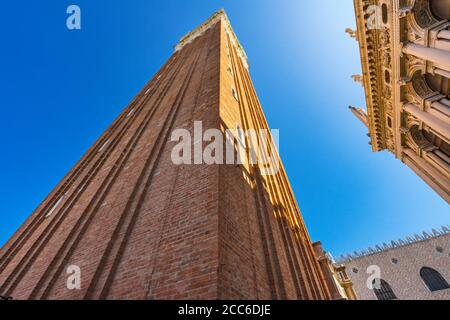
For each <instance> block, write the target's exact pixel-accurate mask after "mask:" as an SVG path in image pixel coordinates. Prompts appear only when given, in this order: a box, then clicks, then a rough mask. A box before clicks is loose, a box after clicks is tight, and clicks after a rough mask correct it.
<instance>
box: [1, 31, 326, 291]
mask: <svg viewBox="0 0 450 320" xmlns="http://www.w3.org/2000/svg"><path fill="white" fill-rule="evenodd" d="M228 48H229V49H228ZM229 66H232V69H233V72H230V70H229V69H228V68H229ZM232 87H234V88H235V89H236V91H237V93H238V95H239V101H237V100H236V99H235V98H234V97H233V95H232V91H231V88H232ZM194 121H202V122H203V128H204V130H206V129H208V128H220V129H221V130H225V129H226V128H236V126H237V125H239V126H240V127H241V128H243V129H248V128H267V124H266V122H265V119H264V116H263V114H262V109H261V106H260V105H259V102H258V100H257V98H256V94H255V92H254V89H253V85H252V83H251V80H250V77H249V75H248V72H247V70H246V69H245V68H244V66H243V64H242V61H241V60H240V58H239V57H238V56H237V55H236V49H235V48H234V46H233V44H232V43H231V42H230V39H229V35H228V33H227V32H226V31H225V27H224V25H223V22H218V23H216V24H215V25H214V26H213V27H211V28H210V29H209V30H207V31H206V32H205V33H204V34H203V35H202V36H201V37H199V38H197V39H195V40H194V41H193V42H192V43H190V44H188V45H186V46H185V47H184V48H183V49H182V50H181V51H179V52H176V53H174V55H173V56H172V57H171V58H170V59H169V61H168V62H167V63H166V65H165V66H163V67H162V69H161V70H160V71H159V72H158V73H157V74H156V75H155V77H154V78H153V79H152V80H151V81H150V82H149V83H148V84H147V85H146V86H145V87H144V89H143V90H142V91H141V93H139V94H138V96H137V97H136V98H135V99H134V100H133V101H132V102H131V103H130V105H129V106H128V107H127V108H126V110H124V111H123V113H122V114H121V115H120V116H119V118H118V119H117V120H116V121H115V122H114V123H113V124H112V125H111V127H110V128H108V130H107V131H106V132H105V133H104V134H103V135H102V137H100V139H99V140H98V142H97V143H96V144H95V145H94V146H93V147H92V148H91V149H90V150H89V151H88V152H87V153H86V155H85V156H84V157H83V158H82V159H81V160H80V161H79V162H78V163H77V165H76V166H75V167H74V168H73V169H72V170H71V172H70V173H69V174H68V175H67V176H66V177H65V178H64V180H63V181H62V182H61V183H60V184H59V185H58V186H57V187H56V188H55V190H54V191H52V193H51V194H50V195H49V196H48V197H47V199H46V200H45V201H44V202H43V203H42V204H41V205H40V206H39V207H38V208H37V209H36V211H35V212H34V213H33V214H32V215H31V216H30V218H29V219H28V220H27V221H26V222H25V223H24V225H23V226H22V227H21V228H20V229H19V230H18V231H17V232H16V234H15V235H14V236H13V237H12V238H11V239H10V241H9V242H8V243H7V244H6V245H5V246H4V247H3V248H2V251H1V255H0V294H2V295H7V296H12V297H14V298H15V299H271V298H274V299H325V298H328V291H327V288H326V287H325V284H324V283H323V281H322V280H321V279H322V277H321V274H320V269H319V267H318V264H317V261H316V260H315V258H314V255H313V252H312V247H311V242H310V239H309V237H308V235H307V233H306V229H305V227H304V225H303V222H302V219H301V216H300V212H299V211H298V208H297V205H296V203H295V199H294V198H293V195H292V191H291V188H290V186H289V183H288V181H287V177H286V175H285V173H284V170H282V171H281V172H280V173H279V174H277V175H276V176H271V177H263V176H262V175H261V174H260V173H259V170H258V166H246V165H240V166H236V165H205V164H203V165H181V166H177V165H174V164H173V163H172V161H171V151H172V148H173V146H174V144H175V143H173V142H170V135H171V133H172V131H173V130H174V129H176V128H186V129H188V130H190V131H191V132H193V124H194ZM206 144H207V143H204V145H206ZM62 195H64V198H63V200H62V201H61V202H60V203H59V205H58V206H57V208H56V209H55V210H54V212H53V214H52V215H51V216H50V217H47V218H46V217H45V216H46V215H47V213H48V212H49V211H50V210H51V208H52V207H53V206H54V205H55V203H57V202H58V199H60V198H61V196H62ZM69 265H77V266H79V267H80V268H81V279H82V283H81V290H68V289H67V287H66V281H67V277H68V275H67V273H66V269H67V267H68V266H69Z"/></svg>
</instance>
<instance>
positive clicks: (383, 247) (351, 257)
mask: <svg viewBox="0 0 450 320" xmlns="http://www.w3.org/2000/svg"><path fill="white" fill-rule="evenodd" d="M447 235H450V226H442V227H441V228H440V229H439V230H436V229H432V230H431V232H426V231H423V232H422V234H417V233H416V234H414V235H411V236H407V237H406V238H404V239H399V240H397V241H394V240H393V241H391V242H390V243H389V244H387V243H383V244H379V245H376V246H375V248H372V247H369V248H367V249H366V250H362V251H360V252H358V251H354V252H353V253H351V254H345V255H341V256H340V257H339V259H338V260H337V261H336V263H339V264H342V263H343V264H345V263H348V262H351V261H355V260H359V259H362V258H365V257H369V256H373V255H376V254H380V253H384V252H387V251H390V250H393V249H397V248H402V247H406V246H409V245H413V244H416V243H420V242H424V241H429V240H432V239H437V238H440V237H443V236H447Z"/></svg>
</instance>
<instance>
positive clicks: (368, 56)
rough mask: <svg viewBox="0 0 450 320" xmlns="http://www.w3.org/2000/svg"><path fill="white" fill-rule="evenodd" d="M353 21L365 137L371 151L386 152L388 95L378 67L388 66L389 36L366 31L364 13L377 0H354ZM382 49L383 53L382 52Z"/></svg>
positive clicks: (382, 30)
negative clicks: (366, 128)
mask: <svg viewBox="0 0 450 320" xmlns="http://www.w3.org/2000/svg"><path fill="white" fill-rule="evenodd" d="M354 4H355V15H356V22H357V38H358V41H359V48H360V57H361V67H362V70H363V78H364V80H363V85H364V90H365V95H366V105H367V114H368V124H369V135H370V137H371V145H372V150H373V151H381V150H384V149H386V139H385V116H384V105H383V99H382V98H383V97H384V98H386V97H389V96H390V95H391V90H390V87H389V86H388V87H385V86H384V84H383V80H382V79H384V76H383V75H382V66H383V65H386V64H388V65H390V63H391V62H390V54H389V52H386V50H389V49H390V47H389V42H390V37H389V33H388V32H386V30H384V29H381V30H380V29H378V28H376V29H375V28H374V29H369V28H368V27H367V22H368V21H367V19H369V18H370V17H369V15H368V14H367V11H368V9H369V7H370V6H377V5H378V1H377V0H354ZM384 49H386V50H384Z"/></svg>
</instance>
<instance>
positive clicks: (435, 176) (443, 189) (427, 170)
mask: <svg viewBox="0 0 450 320" xmlns="http://www.w3.org/2000/svg"><path fill="white" fill-rule="evenodd" d="M403 153H404V154H405V157H404V158H403V162H404V163H405V164H406V165H408V167H410V168H411V169H412V170H413V171H414V172H415V173H416V174H417V175H418V176H419V177H421V178H422V179H423V180H424V181H425V182H426V183H428V185H430V187H432V188H433V189H434V190H435V191H436V192H437V193H438V194H440V195H441V196H442V197H443V198H444V200H446V201H447V202H448V203H449V204H450V179H449V178H448V177H446V176H445V175H444V174H442V173H441V172H440V171H438V170H437V169H436V168H434V167H433V166H432V165H430V164H429V163H428V162H427V161H425V160H424V159H422V158H421V157H419V156H418V155H417V154H416V153H415V152H414V151H413V150H411V149H404V150H403Z"/></svg>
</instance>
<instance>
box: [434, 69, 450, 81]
mask: <svg viewBox="0 0 450 320" xmlns="http://www.w3.org/2000/svg"><path fill="white" fill-rule="evenodd" d="M434 73H435V74H438V75H440V76H443V77H445V78H447V79H450V71H445V70H442V69H439V68H436V69H434Z"/></svg>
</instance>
